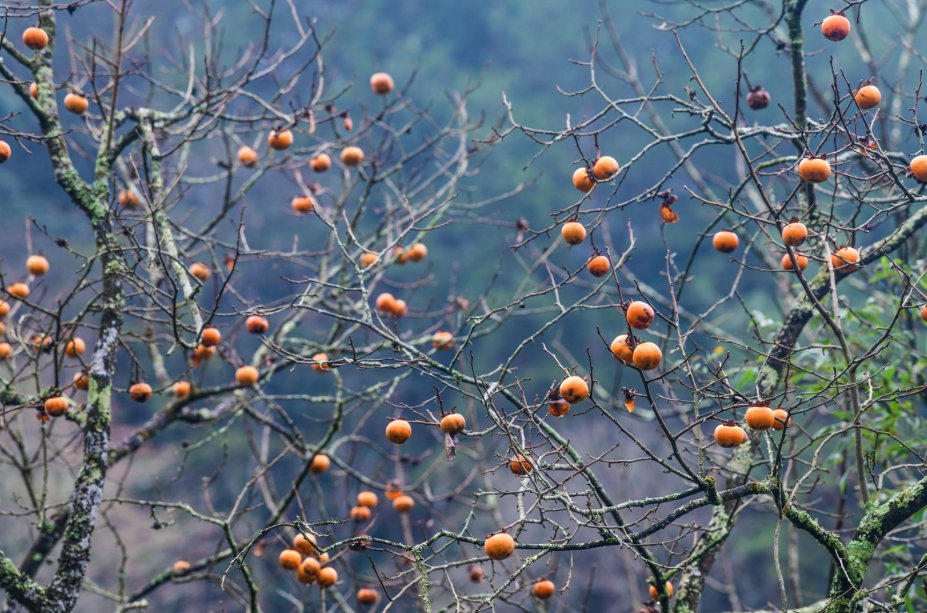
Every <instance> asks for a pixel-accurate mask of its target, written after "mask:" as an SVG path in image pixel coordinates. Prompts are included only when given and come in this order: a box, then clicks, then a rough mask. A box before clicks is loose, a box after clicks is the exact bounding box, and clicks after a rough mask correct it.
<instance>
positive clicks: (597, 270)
mask: <svg viewBox="0 0 927 613" xmlns="http://www.w3.org/2000/svg"><path fill="white" fill-rule="evenodd" d="M611 267H612V263H611V262H609V261H608V258H607V257H605V256H604V255H596V256H593V257H592V258H590V259H589V262H588V263H587V264H586V268H587V269H588V270H589V272H590V273H592V276H593V277H604V276H605V275H607V274H608V271H609V270H611Z"/></svg>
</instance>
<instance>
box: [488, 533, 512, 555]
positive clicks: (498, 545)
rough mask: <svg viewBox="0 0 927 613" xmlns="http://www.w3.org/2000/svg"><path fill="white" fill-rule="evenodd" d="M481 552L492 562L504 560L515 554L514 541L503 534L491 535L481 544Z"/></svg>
mask: <svg viewBox="0 0 927 613" xmlns="http://www.w3.org/2000/svg"><path fill="white" fill-rule="evenodd" d="M483 550H484V551H485V552H486V555H487V556H489V557H490V558H492V559H493V560H504V559H506V558H507V557H509V556H510V555H512V554H513V553H514V552H515V539H513V538H512V537H511V536H509V535H508V534H506V533H505V532H500V533H499V534H493V535H492V536H490V537H489V538H488V539H486V542H485V543H483Z"/></svg>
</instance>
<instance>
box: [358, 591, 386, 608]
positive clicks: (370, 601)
mask: <svg viewBox="0 0 927 613" xmlns="http://www.w3.org/2000/svg"><path fill="white" fill-rule="evenodd" d="M378 600H380V593H379V592H378V591H376V590H375V589H373V588H369V587H362V588H361V589H359V590H357V602H359V603H361V604H362V605H367V606H370V605H375V604H377V601H378Z"/></svg>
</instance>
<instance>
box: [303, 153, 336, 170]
mask: <svg viewBox="0 0 927 613" xmlns="http://www.w3.org/2000/svg"><path fill="white" fill-rule="evenodd" d="M331 167H332V158H331V156H330V155H328V154H327V153H320V154H318V155H317V156H315V157H313V158H312V159H311V160H309V168H311V169H312V170H313V171H314V172H325V171H326V170H328V169H329V168H331Z"/></svg>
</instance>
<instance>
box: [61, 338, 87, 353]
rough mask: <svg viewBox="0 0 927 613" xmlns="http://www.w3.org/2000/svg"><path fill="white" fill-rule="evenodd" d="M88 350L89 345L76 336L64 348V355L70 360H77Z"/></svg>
mask: <svg viewBox="0 0 927 613" xmlns="http://www.w3.org/2000/svg"><path fill="white" fill-rule="evenodd" d="M86 350H87V343H85V342H84V339H82V338H81V337H79V336H75V337H74V338H72V339H71V340H69V341H68V342H67V344H66V345H65V346H64V353H65V354H66V355H67V356H68V357H69V358H75V357H77V356H79V355H81V354H83V353H84V352H85V351H86Z"/></svg>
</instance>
